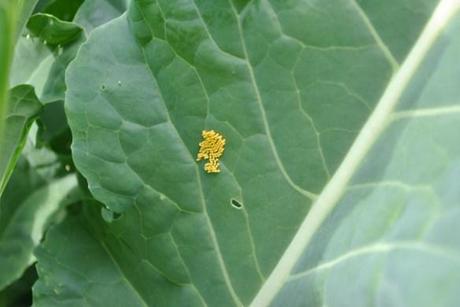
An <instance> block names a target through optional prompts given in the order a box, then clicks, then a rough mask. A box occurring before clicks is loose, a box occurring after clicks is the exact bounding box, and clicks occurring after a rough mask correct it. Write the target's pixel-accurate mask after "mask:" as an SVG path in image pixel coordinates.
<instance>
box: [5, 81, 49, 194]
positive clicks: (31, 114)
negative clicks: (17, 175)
mask: <svg viewBox="0 0 460 307" xmlns="http://www.w3.org/2000/svg"><path fill="white" fill-rule="evenodd" d="M41 107H42V105H41V104H40V102H39V101H38V98H37V96H35V92H34V89H33V87H32V86H30V85H18V86H16V87H15V88H13V89H11V90H10V94H9V102H8V111H7V113H6V116H5V118H4V125H5V126H6V127H7V129H6V130H5V133H4V135H3V137H2V138H0V150H1V155H0V174H1V181H0V195H1V194H2V192H3V190H4V188H5V186H6V184H7V182H8V179H9V177H10V175H11V173H12V172H13V170H14V167H15V165H16V160H17V159H18V158H19V155H20V154H21V151H22V148H23V146H24V143H25V141H26V138H27V133H28V131H29V127H30V126H31V125H32V123H33V121H34V120H35V118H36V117H37V115H38V112H39V111H40V110H41Z"/></svg>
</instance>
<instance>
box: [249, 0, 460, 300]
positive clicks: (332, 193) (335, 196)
mask: <svg viewBox="0 0 460 307" xmlns="http://www.w3.org/2000/svg"><path fill="white" fill-rule="evenodd" d="M459 7H460V2H458V1H457V0H442V1H441V2H440V4H439V5H438V7H437V8H436V10H435V12H434V14H433V15H432V17H431V19H430V21H429V22H428V24H427V26H426V27H425V29H424V31H423V32H422V35H421V36H420V38H419V40H418V41H417V43H416V44H415V47H414V48H413V49H412V51H411V52H410V54H409V56H408V57H407V59H406V60H405V61H404V63H403V65H402V66H401V68H400V70H399V71H398V72H397V73H396V74H395V75H394V76H393V78H392V79H391V81H390V83H389V86H388V87H387V89H386V91H385V93H384V94H383V96H382V98H381V99H380V101H379V103H378V104H377V107H376V109H375V110H374V112H373V113H372V114H371V116H370V117H369V119H368V121H367V122H366V124H365V125H364V127H363V129H362V130H361V132H360V134H359V135H358V137H357V138H356V140H355V142H354V143H353V145H352V146H351V148H350V150H349V152H348V153H347V155H346V156H345V159H344V160H343V162H342V164H341V165H340V167H339V168H338V170H337V172H336V173H335V175H334V176H333V177H332V179H331V181H330V182H329V183H328V184H327V185H326V187H325V188H324V190H323V191H322V193H321V194H320V195H319V197H318V199H317V201H316V202H315V203H314V205H313V207H312V209H311V210H310V212H309V213H308V215H307V217H306V218H305V220H304V221H303V223H302V224H301V226H300V228H299V230H298V232H297V233H296V235H295V236H294V238H293V240H292V241H291V243H290V244H289V246H288V248H287V249H286V251H285V253H284V254H283V256H282V257H281V259H280V261H279V262H278V264H277V265H276V267H275V268H274V270H273V271H272V273H271V274H270V276H269V277H268V279H267V281H266V282H265V284H264V285H263V287H262V288H261V289H260V291H259V292H258V293H257V295H256V296H255V298H254V300H253V301H252V303H251V306H252V307H259V306H268V305H270V303H271V302H272V300H273V298H274V297H275V296H276V294H277V293H278V292H279V290H280V289H281V287H282V286H283V284H284V282H285V281H286V279H287V278H288V276H289V273H290V272H291V270H292V268H293V266H294V265H295V263H296V260H297V259H299V257H300V256H301V255H302V252H303V251H304V250H305V248H306V247H307V246H308V244H309V243H310V240H311V239H312V237H313V235H314V234H315V232H316V231H317V230H318V229H319V227H320V226H321V225H322V223H323V221H324V220H325V219H326V218H327V216H328V215H329V213H330V212H331V211H332V210H333V209H334V208H335V206H336V205H337V203H338V201H339V200H340V197H341V196H342V195H343V193H344V191H345V190H346V186H347V184H348V182H349V180H350V179H351V177H352V175H353V174H354V173H355V171H356V170H357V169H358V166H359V165H360V163H361V161H362V160H363V158H364V157H365V155H366V153H367V152H368V151H369V149H370V148H371V147H372V145H373V144H374V142H375V141H376V140H377V139H378V137H379V135H380V134H381V132H382V131H383V129H384V128H385V126H386V124H387V122H388V121H387V120H388V118H389V116H390V115H391V113H392V110H393V109H394V107H395V105H396V104H397V102H398V100H399V98H400V97H401V95H402V93H403V92H404V89H405V88H406V86H407V85H408V84H409V82H410V81H411V79H412V76H413V75H414V74H415V72H416V71H417V69H418V67H419V66H420V64H421V63H422V61H423V59H424V58H425V56H426V55H427V53H428V51H429V50H430V47H431V45H432V44H433V42H434V41H435V40H436V39H437V37H438V35H439V34H440V33H441V31H442V30H443V29H444V28H445V26H446V25H447V24H448V22H449V21H450V19H451V18H452V17H453V16H454V15H455V13H456V11H457V10H458V9H459Z"/></svg>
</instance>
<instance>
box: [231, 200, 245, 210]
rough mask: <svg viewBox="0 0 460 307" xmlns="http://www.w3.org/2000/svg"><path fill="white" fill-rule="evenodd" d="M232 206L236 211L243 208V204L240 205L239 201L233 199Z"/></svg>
mask: <svg viewBox="0 0 460 307" xmlns="http://www.w3.org/2000/svg"><path fill="white" fill-rule="evenodd" d="M231 204H232V206H233V208H236V209H241V208H243V204H242V203H240V202H239V201H237V200H236V199H232V200H231Z"/></svg>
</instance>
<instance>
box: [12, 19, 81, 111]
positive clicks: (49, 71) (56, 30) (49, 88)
mask: <svg viewBox="0 0 460 307" xmlns="http://www.w3.org/2000/svg"><path fill="white" fill-rule="evenodd" d="M27 31H28V32H27V34H26V33H25V34H24V35H23V36H22V37H20V39H19V41H18V46H17V47H16V52H15V58H14V61H13V65H12V72H11V76H10V78H11V80H10V85H11V86H16V85H18V84H30V85H32V86H34V88H35V92H36V93H37V96H38V98H39V99H40V101H41V102H42V103H50V102H54V101H59V100H64V92H65V90H66V87H65V82H64V73H65V69H66V68H67V65H68V64H69V63H70V61H72V60H73V58H74V57H75V55H76V53H77V51H78V48H79V47H80V45H81V43H82V42H83V41H84V40H85V38H84V35H83V31H82V28H80V27H79V26H78V25H77V24H74V23H71V22H66V21H62V20H59V19H57V18H56V17H54V16H51V15H46V14H40V13H39V14H35V15H34V16H32V17H31V18H30V19H29V21H28V23H27Z"/></svg>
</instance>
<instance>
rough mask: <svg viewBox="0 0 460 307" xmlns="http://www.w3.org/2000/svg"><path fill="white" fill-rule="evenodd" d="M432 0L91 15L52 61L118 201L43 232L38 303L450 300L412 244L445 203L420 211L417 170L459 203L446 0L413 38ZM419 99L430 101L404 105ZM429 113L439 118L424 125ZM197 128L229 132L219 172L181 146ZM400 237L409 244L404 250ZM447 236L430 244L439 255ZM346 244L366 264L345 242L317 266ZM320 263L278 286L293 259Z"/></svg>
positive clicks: (449, 246) (93, 172) (141, 4)
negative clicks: (68, 56)
mask: <svg viewBox="0 0 460 307" xmlns="http://www.w3.org/2000/svg"><path fill="white" fill-rule="evenodd" d="M436 2H437V1H411V2H410V3H404V4H401V2H400V1H385V2H375V1H358V2H355V1H345V0H343V1H342V0H340V1H339V0H337V1H332V2H328V3H311V2H310V1H306V0H298V1H274V0H273V1H266V0H261V1H253V2H249V3H248V4H246V5H243V4H242V3H241V2H231V1H196V2H193V1H191V0H190V1H141V0H139V1H134V2H133V3H132V4H131V6H130V11H129V14H128V15H124V16H122V17H120V18H118V19H117V20H115V21H113V22H110V23H108V24H106V25H104V26H102V27H100V28H99V29H97V30H95V31H94V32H93V34H92V35H91V37H90V39H89V41H88V42H87V43H86V44H85V45H84V46H82V48H81V49H80V52H79V55H78V57H77V58H76V60H75V61H74V62H73V63H72V64H71V66H70V68H69V70H68V72H67V78H66V79H67V83H68V88H69V90H68V93H67V101H66V103H67V105H66V106H67V114H68V116H69V121H70V126H71V129H72V133H73V137H74V144H73V148H72V150H73V155H74V158H75V162H76V166H77V168H78V169H79V170H80V171H81V172H82V173H83V174H84V175H85V177H86V178H87V179H88V183H89V188H90V190H91V192H92V193H93V195H94V196H95V197H96V199H98V200H99V201H101V202H102V203H104V205H105V206H107V207H108V208H109V209H110V210H112V211H114V212H115V213H124V214H123V215H122V216H121V217H119V218H117V219H115V220H114V221H112V222H111V223H105V222H104V220H103V219H102V217H101V216H100V212H99V208H98V207H97V206H95V205H94V204H88V205H87V206H86V208H85V209H84V210H83V213H81V214H79V215H77V216H74V217H71V218H69V219H68V220H67V221H66V222H65V223H63V224H61V225H59V226H58V227H55V228H54V229H53V230H52V231H51V232H50V233H49V236H48V237H47V239H46V241H45V243H44V244H43V246H41V247H40V248H39V250H38V252H37V256H38V260H39V262H38V272H39V276H40V279H39V281H38V283H37V284H36V286H35V288H34V298H35V304H36V305H37V306H53V305H59V304H60V303H61V302H64V301H65V302H71V303H72V304H75V305H76V306H78V305H82V304H89V305H92V306H105V305H107V304H119V305H129V306H147V305H155V306H176V305H177V306H184V305H189V306H195V305H196V306H200V305H209V306H235V305H237V306H238V305H249V304H250V303H251V302H252V303H253V305H254V306H265V305H267V304H270V303H273V304H275V305H279V306H286V305H289V306H291V305H292V306H297V305H299V306H305V305H307V306H310V305H311V306H320V305H328V306H341V304H342V302H343V300H342V298H346V299H349V300H350V302H352V304H353V305H354V306H369V302H371V304H372V302H374V301H375V302H378V303H379V304H381V305H382V306H388V305H389V306H397V304H398V303H399V301H396V300H397V299H398V298H401V299H402V300H403V303H402V305H404V306H432V305H430V304H431V303H433V301H430V300H428V299H427V300H423V299H421V298H420V297H421V296H420V292H423V294H424V295H423V297H428V296H430V295H431V296H432V297H433V298H434V299H436V298H438V299H439V300H438V301H437V302H438V303H439V304H436V306H438V305H439V306H455V303H457V305H458V302H459V300H458V297H455V296H454V295H455V285H456V284H458V283H456V282H455V281H456V280H457V279H456V278H457V277H456V276H457V274H458V272H459V270H458V267H455V266H454V264H449V263H446V264H439V261H437V260H436V258H431V257H430V255H427V253H425V252H421V251H420V250H421V249H423V248H425V247H426V245H425V242H424V241H423V234H424V233H423V232H422V230H421V228H420V227H421V225H422V226H423V225H425V223H424V222H425V221H426V220H432V221H436V218H437V217H439V216H444V214H446V216H451V215H450V214H448V211H443V210H444V209H443V208H444V207H443V201H442V200H441V201H438V203H441V204H440V205H438V206H437V207H438V210H441V211H430V210H431V209H430V210H427V209H426V208H430V207H429V205H430V202H431V201H430V200H432V197H431V196H430V197H427V196H426V195H425V194H423V193H425V192H423V191H425V186H427V185H428V186H432V189H434V191H435V192H433V195H437V196H438V197H446V195H449V197H451V198H450V200H449V201H446V204H454V203H458V201H459V199H460V196H459V195H458V193H457V194H456V193H455V191H457V190H458V189H456V187H455V185H454V184H455V178H456V177H455V170H456V168H455V165H456V164H455V163H457V159H458V155H460V152H459V150H458V146H457V145H456V144H455V142H454V139H453V138H455V137H456V135H457V134H456V133H453V132H450V130H449V129H450V128H448V127H451V128H452V127H455V118H454V117H455V112H456V111H455V110H457V108H458V107H457V106H455V104H456V103H457V100H458V99H455V97H456V96H458V95H459V93H458V92H456V91H458V86H457V87H456V86H455V85H454V84H455V82H457V83H458V81H459V80H460V76H458V68H457V66H455V65H456V64H458V63H457V62H456V61H455V59H454V57H452V54H458V49H456V48H458V43H459V42H458V39H457V38H458V36H455V33H458V28H455V27H456V26H457V23H458V17H455V19H452V21H451V19H449V18H447V17H449V16H453V13H454V12H455V10H456V9H458V3H457V2H455V1H452V0H445V1H442V4H441V9H440V11H442V12H444V13H445V12H450V15H449V16H448V15H445V16H443V15H442V14H441V13H436V14H435V15H434V16H433V19H432V20H431V22H430V25H431V26H429V27H428V28H427V31H425V32H424V33H425V34H424V35H423V36H422V37H421V38H420V40H419V43H417V44H416V45H415V42H416V40H417V37H418V36H419V34H420V33H421V32H422V28H423V26H424V24H425V23H426V21H427V19H428V18H429V16H430V15H431V14H432V13H433V10H434V7H435V5H436V4H437V3H436ZM406 5H407V6H408V7H405V6H406ZM438 12H439V10H438ZM440 14H441V15H440ZM215 16H218V18H216V17H215ZM379 16H385V17H386V19H385V20H383V19H381V18H379ZM440 16H441V17H440ZM444 17H446V18H444ZM449 21H451V22H450V23H448V22H449ZM444 26H446V27H444ZM440 33H443V36H442V39H441V40H437V39H436V38H437V35H438V34H440ZM446 42H448V43H446ZM414 46H415V47H414ZM456 46H457V47H456ZM412 48H413V50H412V52H411V53H410V55H409V56H408V57H407V58H406V56H407V54H408V53H409V51H410V49H412ZM428 50H429V52H430V53H433V54H432V55H431V56H428V55H426V54H425V53H426V52H427V51H428ZM456 52H457V53H456ZM438 59H441V60H440V61H438ZM370 63H371V65H370ZM400 66H401V68H400ZM425 66H426V67H428V68H427V69H423V67H425ZM419 67H420V68H419ZM436 69H437V70H436ZM455 72H457V74H455ZM427 80H428V81H430V83H423V82H422V81H427ZM440 84H442V86H440ZM430 85H432V89H431V90H430ZM424 89H426V90H427V91H428V92H426V93H425V91H424ZM447 93H448V94H447ZM417 95H419V96H417ZM395 104H397V106H396V107H395V108H396V109H397V111H396V112H394V113H392V108H393V107H394V106H395ZM434 104H437V105H434ZM438 106H442V107H446V108H444V109H440V110H438V109H436V108H437V107H438ZM422 107H427V108H433V109H434V110H431V109H428V110H426V111H424V110H421V111H420V112H419V111H412V110H413V109H417V108H422ZM431 111H433V112H434V115H440V114H444V113H445V114H446V115H447V114H448V113H449V112H454V115H450V116H453V117H452V119H451V120H447V119H446V118H444V117H443V118H440V119H438V120H437V121H436V122H433V121H431V122H426V121H424V120H426V119H427V118H429V117H430V114H431V113H430V112H431ZM371 112H373V113H372V115H371V116H370V117H369V115H370V114H371ZM414 112H415V113H420V114H422V115H423V114H425V113H424V112H426V116H422V117H420V116H418V115H415V117H416V118H415V119H414V120H413V121H412V120H410V119H411V118H412V115H413V113H414ZM438 113H439V114H438ZM390 114H393V115H390ZM419 117H420V118H419ZM392 118H395V119H394V120H392ZM367 120H368V121H367ZM366 121H367V123H366V125H364V123H365V122H366ZM387 122H388V123H392V124H390V125H389V126H388V128H387V129H384V128H385V127H386V126H385V125H384V124H385V123H387ZM363 127H364V128H363ZM203 129H215V130H218V131H220V132H222V133H223V134H224V136H225V137H226V138H227V147H226V151H225V154H224V157H223V159H222V172H221V173H220V174H218V175H208V174H206V173H204V172H203V171H202V168H201V167H200V165H198V164H196V162H195V161H194V160H195V159H194V158H195V155H196V152H197V150H198V142H199V141H200V133H201V130H203ZM430 129H431V130H430ZM420 131H423V132H424V133H421V134H417V132H420ZM425 137H426V138H425ZM375 140H377V143H375V144H376V145H375V146H376V147H374V148H373V150H371V152H370V153H369V155H368V156H366V153H367V149H369V148H370V147H371V146H372V144H373V142H374V141H375ZM352 144H353V145H352ZM356 148H358V149H356ZM379 155H380V156H379ZM411 159H413V162H414V163H412V162H411ZM350 161H351V162H350ZM402 161H403V162H402ZM415 162H416V163H415ZM358 166H360V167H359V168H358ZM377 170H379V171H377ZM388 171H389V172H390V173H388ZM452 172H454V173H452ZM387 175H388V176H387ZM351 176H354V177H353V178H354V179H353V181H352V183H351V184H350V185H352V186H354V187H351V188H350V195H348V191H347V193H346V194H345V196H344V198H343V199H342V198H341V196H342V195H343V192H344V191H345V190H347V184H348V180H349V179H350V177H351ZM115 179H116V180H115ZM382 179H383V180H384V183H382V184H381V183H380V181H381V180H382ZM416 180H421V182H417V181H416ZM385 182H389V184H385ZM394 182H396V184H394ZM418 184H422V185H423V186H424V188H423V189H422V190H418V189H417V188H416V189H412V186H413V185H415V186H417V185H418ZM401 187H405V188H403V189H401ZM436 189H438V190H436ZM436 191H439V192H436ZM430 195H431V194H430ZM339 200H340V201H341V202H342V201H343V202H344V204H343V205H342V204H339V205H337V203H338V201H339ZM232 201H238V202H240V203H241V204H242V208H241V209H237V208H234V207H233V206H232ZM434 203H436V202H434ZM312 204H313V209H312V210H311V211H310V212H309V209H310V207H311V205H312ZM417 206H420V207H421V208H420V210H419V211H417V209H418V208H419V207H417ZM333 208H337V210H338V211H333V212H332V214H331V215H330V216H329V215H328V214H329V213H330V212H331V210H332V209H333ZM347 208H348V209H349V210H346V209H347ZM446 208H447V207H446ZM393 209H394V210H393ZM454 210H455V209H454ZM318 212H319V213H318ZM437 213H440V215H438V214H437ZM424 218H426V220H425V219H424ZM443 221H444V220H443V219H440V224H442V223H443ZM454 221H455V219H453V220H452V223H454ZM323 222H324V223H323ZM435 223H436V222H435ZM444 223H445V221H444ZM305 225H307V226H305ZM426 225H428V226H426V227H427V228H426V229H425V230H426V231H427V233H426V234H428V233H429V231H431V230H432V229H431V228H429V227H430V225H429V224H426ZM449 225H450V224H449ZM398 227H399V228H398ZM305 229H307V230H308V231H305ZM433 231H434V232H433V235H434V234H435V233H436V231H437V230H433ZM313 236H315V237H314V238H313V239H312V240H311V241H310V238H312V237H313ZM267 238H269V239H267ZM299 238H303V239H299ZM387 238H389V239H394V240H395V241H396V244H393V241H389V242H386V241H385V239H387ZM437 238H443V236H442V235H439V237H437ZM293 239H294V240H293ZM292 240H293V241H292ZM299 240H300V241H299ZM302 240H303V241H302ZM405 240H407V241H409V242H408V243H409V245H410V244H415V245H416V246H417V248H414V249H413V250H412V249H409V250H408V251H407V252H408V253H407V254H404V252H405V250H404V248H403V250H402V251H401V250H399V248H398V247H397V246H399V245H398V244H399V242H402V243H404V242H405ZM291 241H292V243H291V245H290V242H291ZM305 241H307V242H306V243H305ZM70 242H71V243H70ZM298 242H300V243H298ZM309 242H311V243H312V244H308V243H309ZM313 243H314V244H313ZM293 244H294V246H296V248H297V249H296V248H294V252H292V250H293V248H292V246H293ZM455 244H456V243H455V241H454V239H452V240H447V242H444V245H441V246H440V250H441V251H442V252H443V253H445V254H446V255H447V256H448V258H449V259H452V261H453V259H458V258H457V256H455V255H456V253H458V251H457V250H456V249H458V248H459V246H458V245H455ZM62 246H65V247H66V248H65V252H62V253H58V252H57V251H58V250H62ZM434 246H439V245H434ZM418 247H420V248H418ZM360 248H362V249H360ZM427 249H428V251H431V250H432V245H430V244H428V247H427ZM380 250H383V251H386V253H385V252H382V253H373V251H380ZM393 250H394V251H395V253H391V254H388V252H389V251H393ZM78 251H80V252H81V251H83V252H82V254H84V255H85V258H82V257H77V256H75V255H76V254H77V253H78ZM356 251H357V252H356ZM368 251H369V252H368ZM436 251H438V250H436ZM446 251H447V252H446ZM417 252H419V253H417ZM354 253H357V254H358V255H360V254H364V255H369V254H371V256H372V254H375V258H374V257H367V258H365V259H364V260H365V261H369V262H370V265H369V271H367V270H365V269H360V266H359V265H360V260H361V259H360V258H357V259H356V262H355V263H354V265H353V263H351V264H350V268H349V269H348V271H347V268H348V266H345V265H344V266H338V267H337V269H338V270H344V271H338V272H335V273H336V274H335V275H334V274H330V275H329V274H328V273H329V272H332V273H334V271H333V270H332V271H328V270H327V269H329V268H333V267H334V264H335V263H336V262H337V264H342V260H340V259H342V258H340V257H344V258H345V259H344V260H347V259H349V258H353V255H354ZM401 253H402V254H401ZM283 254H284V256H283ZM350 254H351V257H350ZM428 254H429V253H428ZM304 255H306V256H304ZM452 255H453V256H452ZM301 256H302V257H301ZM387 256H388V257H389V258H388V259H387V258H386V257H387ZM336 258H339V260H336ZM280 259H281V260H280ZM301 260H302V261H301ZM323 262H324V264H323ZM412 263H416V264H425V265H422V266H420V267H419V268H418V270H421V272H422V273H418V272H417V271H416V270H415V269H414V268H413V266H410V265H411V264H412ZM343 264H348V262H346V261H344V262H343ZM321 265H323V267H324V268H322V267H321ZM444 265H445V267H444ZM317 266H320V269H319V272H318V273H319V274H316V271H315V273H314V274H312V275H307V276H310V277H312V279H308V278H307V279H302V278H299V279H298V280H299V283H298V284H291V283H288V284H286V286H285V281H286V279H287V278H290V277H289V274H291V269H292V268H294V267H295V268H296V269H295V271H293V272H292V274H297V273H299V274H302V272H304V271H305V270H309V269H313V270H316V267H317ZM401 266H403V267H404V266H406V267H407V269H406V270H403V269H401ZM280 268H281V269H280ZM286 268H287V270H286ZM437 270H439V271H440V272H442V273H444V274H447V273H448V272H449V271H450V272H451V275H443V276H444V277H446V276H448V277H452V279H447V280H449V284H448V285H447V286H446V287H445V288H444V290H443V291H444V292H439V289H437V288H431V286H433V285H436V283H435V282H436V279H434V281H433V280H431V279H430V278H428V277H427V276H429V275H430V274H431V273H432V272H433V271H437ZM280 271H281V272H282V273H283V274H280V273H279V272H280ZM386 272H389V273H388V274H398V272H401V274H406V275H407V276H410V277H411V278H412V279H404V278H402V279H401V280H399V279H398V277H397V276H398V275H394V276H396V277H394V276H392V277H393V279H392V281H393V282H399V283H400V284H399V285H400V286H401V287H400V289H401V290H402V291H404V293H403V294H401V293H395V292H391V291H394V289H392V288H391V284H390V285H387V284H386V283H385V280H381V279H379V277H382V276H385V274H386ZM411 274H412V275H411ZM361 276H362V281H361V280H359V279H358V280H357V285H356V286H355V287H352V286H351V285H349V281H350V279H352V278H354V279H357V277H361ZM359 281H361V283H359ZM408 281H410V282H408ZM271 285H275V287H272V286H271ZM291 285H292V287H291ZM296 285H298V287H297V288H296ZM284 286H285V287H284ZM109 289H110V291H109ZM113 289H115V290H113ZM349 289H350V291H348V290H349ZM270 290H271V291H270ZM305 291H310V292H311V293H310V292H308V293H307V294H305ZM267 293H269V294H267ZM438 293H441V294H438ZM435 294H436V295H439V296H436V295H435ZM278 295H279V296H278ZM273 296H276V297H275V298H274V300H272V298H273ZM443 300H445V301H443ZM405 303H407V304H405Z"/></svg>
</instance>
